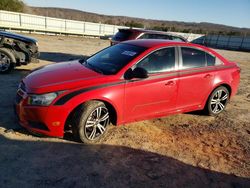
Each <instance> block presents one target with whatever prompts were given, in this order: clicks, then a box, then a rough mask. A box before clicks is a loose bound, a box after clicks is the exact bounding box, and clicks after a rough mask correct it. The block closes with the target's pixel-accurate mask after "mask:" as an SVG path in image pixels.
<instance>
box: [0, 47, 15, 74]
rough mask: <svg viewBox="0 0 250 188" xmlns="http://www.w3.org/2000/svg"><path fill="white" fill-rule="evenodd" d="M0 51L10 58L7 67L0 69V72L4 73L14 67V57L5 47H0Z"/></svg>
mask: <svg viewBox="0 0 250 188" xmlns="http://www.w3.org/2000/svg"><path fill="white" fill-rule="evenodd" d="M0 53H3V54H5V55H6V56H8V58H10V60H11V62H10V66H9V68H8V69H7V70H6V71H4V72H2V71H0V74H6V73H9V72H11V71H12V70H13V69H14V67H15V57H14V55H13V54H12V53H11V52H10V51H9V50H8V49H5V48H0Z"/></svg>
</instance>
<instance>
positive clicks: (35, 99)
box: [28, 91, 64, 106]
mask: <svg viewBox="0 0 250 188" xmlns="http://www.w3.org/2000/svg"><path fill="white" fill-rule="evenodd" d="M62 92H64V91H60V92H54V93H46V94H42V95H35V94H34V95H33V94H31V95H29V96H28V104H29V105H34V106H49V105H50V104H51V103H52V102H53V100H54V99H55V98H56V97H57V96H58V95H60V94H61V93H62Z"/></svg>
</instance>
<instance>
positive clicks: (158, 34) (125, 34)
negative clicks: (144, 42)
mask: <svg viewBox="0 0 250 188" xmlns="http://www.w3.org/2000/svg"><path fill="white" fill-rule="evenodd" d="M136 39H164V40H173V41H178V42H187V40H186V39H185V38H184V37H182V36H179V35H174V34H172V33H171V34H170V33H167V32H162V31H152V30H145V29H119V31H118V32H117V33H116V34H115V35H114V36H113V37H112V39H111V43H110V44H111V45H115V44H118V43H120V42H122V41H126V40H136Z"/></svg>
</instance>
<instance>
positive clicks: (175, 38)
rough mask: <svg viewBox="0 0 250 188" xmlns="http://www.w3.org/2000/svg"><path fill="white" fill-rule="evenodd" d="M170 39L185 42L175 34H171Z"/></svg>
mask: <svg viewBox="0 0 250 188" xmlns="http://www.w3.org/2000/svg"><path fill="white" fill-rule="evenodd" d="M172 40H173V41H177V42H186V41H185V40H184V39H182V38H180V37H175V36H172Z"/></svg>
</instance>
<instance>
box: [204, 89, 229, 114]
mask: <svg viewBox="0 0 250 188" xmlns="http://www.w3.org/2000/svg"><path fill="white" fill-rule="evenodd" d="M228 101H229V91H228V89H227V88H226V87H224V86H220V87H218V88H216V89H215V90H214V91H213V92H212V94H211V95H210V96H209V98H208V101H207V104H206V107H205V111H206V112H207V114H208V115H212V116H215V115H218V114H220V113H221V112H223V111H224V109H225V108H226V105H227V103H228Z"/></svg>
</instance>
